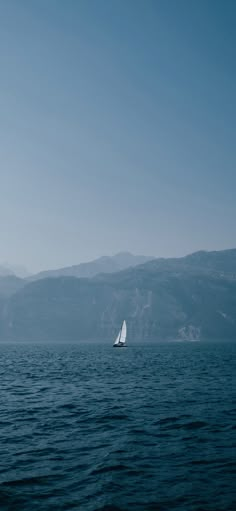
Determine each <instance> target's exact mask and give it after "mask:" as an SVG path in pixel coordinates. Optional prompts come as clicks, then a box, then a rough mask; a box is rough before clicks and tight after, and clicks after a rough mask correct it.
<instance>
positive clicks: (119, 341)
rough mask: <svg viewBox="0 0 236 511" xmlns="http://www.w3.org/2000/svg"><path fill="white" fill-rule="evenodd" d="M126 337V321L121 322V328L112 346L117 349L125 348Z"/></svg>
mask: <svg viewBox="0 0 236 511" xmlns="http://www.w3.org/2000/svg"><path fill="white" fill-rule="evenodd" d="M126 335H127V327H126V321H123V324H122V327H121V329H120V331H119V333H118V335H117V338H116V340H115V342H114V344H113V346H118V347H119V346H125V341H126Z"/></svg>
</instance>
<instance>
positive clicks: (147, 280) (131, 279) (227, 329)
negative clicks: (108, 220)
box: [4, 250, 236, 342]
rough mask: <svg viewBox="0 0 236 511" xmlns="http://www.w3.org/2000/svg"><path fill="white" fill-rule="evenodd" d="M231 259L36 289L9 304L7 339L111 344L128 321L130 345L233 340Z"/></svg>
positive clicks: (181, 262) (166, 264)
mask: <svg viewBox="0 0 236 511" xmlns="http://www.w3.org/2000/svg"><path fill="white" fill-rule="evenodd" d="M229 252H230V253H229ZM235 252H236V251H234V250H233V251H227V253H226V254H221V258H220V254H218V257H216V256H215V254H214V253H213V254H212V253H208V255H207V256H206V253H204V255H203V256H200V255H196V256H194V255H192V256H187V257H186V258H181V259H172V260H170V259H169V260H159V261H152V262H149V263H146V264H144V265H141V266H137V267H136V268H131V269H128V270H125V271H122V272H120V273H115V274H112V275H108V274H107V275H102V276H101V275H100V276H99V277H96V278H94V279H76V278H73V277H59V278H55V279H43V280H39V281H36V282H33V283H31V284H28V285H26V286H25V287H24V288H22V289H21V290H20V291H18V292H17V293H16V294H14V295H13V296H11V297H10V299H9V301H8V304H7V307H6V314H5V323H4V325H5V326H4V328H5V330H4V335H5V337H6V336H7V337H8V338H9V339H22V340H24V339H25V340H32V341H33V340H34V341H37V340H65V341H66V340H68V341H69V340H70V341H76V340H80V339H95V340H96V339H100V340H106V339H107V340H109V341H110V342H112V340H113V337H114V335H115V333H116V331H117V329H118V328H119V326H120V323H121V321H122V320H123V318H126V320H127V323H128V332H129V338H130V340H132V339H134V340H141V339H142V340H165V339H177V338H180V339H191V338H202V339H205V338H212V339H216V338H217V339H221V338H222V339H225V338H231V339H233V338H235V339H236V278H235V276H234V271H233V270H234V258H235ZM210 259H212V261H213V262H214V261H215V262H214V264H213V263H212V265H210ZM224 261H226V263H224ZM224 264H226V265H224ZM208 265H209V267H208ZM217 267H219V270H218V271H217V269H216V268H217ZM229 270H230V271H229Z"/></svg>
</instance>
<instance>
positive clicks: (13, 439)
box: [0, 342, 236, 511]
mask: <svg viewBox="0 0 236 511" xmlns="http://www.w3.org/2000/svg"><path fill="white" fill-rule="evenodd" d="M235 354H236V343H235V344H234V343H223V342H222V343H201V342H196V343H166V344H164V343H163V344H156V345H144V346H143V347H142V346H141V345H133V346H130V347H129V348H127V349H113V348H112V347H111V346H109V345H102V344H88V345H86V344H74V345H66V344H51V345H45V344H33V345H30V344H6V343H3V344H0V388H1V392H0V442H1V449H0V452H1V456H0V509H1V511H18V510H19V511H32V510H34V511H49V510H50V511H51V510H54V509H55V510H57V511H60V510H83V511H95V510H100V511H101V510H103V511H112V510H113V511H118V510H122V511H130V510H133V511H136V510H137V511H151V510H152V511H210V510H211V511H213V510H214V511H229V510H233V509H236V490H235V473H236V470H235V444H236V442H235V436H236V435H235V427H236V426H235V424H236V421H235V419H236V390H235V385H234V382H233V374H234V371H235Z"/></svg>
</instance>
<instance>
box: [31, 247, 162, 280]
mask: <svg viewBox="0 0 236 511" xmlns="http://www.w3.org/2000/svg"><path fill="white" fill-rule="evenodd" d="M151 259H153V257H148V256H135V255H133V254H130V253H129V252H121V253H119V254H116V255H115V256H111V257H110V256H103V257H100V258H99V259H95V260H94V261H91V262H88V263H81V264H78V265H74V266H68V267H66V268H59V269H58V270H48V271H42V272H40V273H37V274H36V275H32V276H31V277H30V278H29V279H28V280H29V281H34V280H39V279H44V278H47V277H62V276H64V277H77V278H83V277H88V278H91V277H94V276H95V275H97V274H99V273H113V272H117V271H121V270H123V269H125V268H128V267H131V266H137V265H139V264H142V263H145V262H147V261H150V260H151Z"/></svg>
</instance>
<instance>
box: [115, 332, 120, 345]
mask: <svg viewBox="0 0 236 511" xmlns="http://www.w3.org/2000/svg"><path fill="white" fill-rule="evenodd" d="M120 334H121V330H120V331H119V333H118V335H117V338H116V340H115V342H114V346H115V344H119V342H120Z"/></svg>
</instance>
